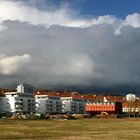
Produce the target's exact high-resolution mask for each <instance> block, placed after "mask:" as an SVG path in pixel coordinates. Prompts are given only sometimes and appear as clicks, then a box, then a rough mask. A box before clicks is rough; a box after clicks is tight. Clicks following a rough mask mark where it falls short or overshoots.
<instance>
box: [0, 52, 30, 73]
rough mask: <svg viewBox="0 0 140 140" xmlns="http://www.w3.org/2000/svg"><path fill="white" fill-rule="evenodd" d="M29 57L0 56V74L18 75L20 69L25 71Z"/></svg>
mask: <svg viewBox="0 0 140 140" xmlns="http://www.w3.org/2000/svg"><path fill="white" fill-rule="evenodd" d="M30 60H31V56H30V55H28V54H24V55H22V56H17V55H16V56H6V55H0V73H1V74H3V75H12V74H17V73H18V74H19V73H20V71H21V70H22V69H26V66H27V64H28V63H29V62H30Z"/></svg>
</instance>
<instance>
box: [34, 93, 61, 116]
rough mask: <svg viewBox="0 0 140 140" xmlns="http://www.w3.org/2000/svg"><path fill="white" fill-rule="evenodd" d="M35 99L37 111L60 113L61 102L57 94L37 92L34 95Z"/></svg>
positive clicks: (41, 112)
mask: <svg viewBox="0 0 140 140" xmlns="http://www.w3.org/2000/svg"><path fill="white" fill-rule="evenodd" d="M35 100H36V112H37V113H40V114H46V113H56V114H59V113H62V102H61V100H60V97H58V96H50V95H46V94H44V95H43V94H39V93H38V94H37V95H36V96H35Z"/></svg>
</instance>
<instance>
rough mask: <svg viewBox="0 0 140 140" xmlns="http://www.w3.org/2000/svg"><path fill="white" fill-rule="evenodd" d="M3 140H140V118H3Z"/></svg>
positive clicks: (0, 137)
mask: <svg viewBox="0 0 140 140" xmlns="http://www.w3.org/2000/svg"><path fill="white" fill-rule="evenodd" d="M0 139H1V140H3V139H6V140H9V139H13V140H16V139H22V140H140V119H81V120H0Z"/></svg>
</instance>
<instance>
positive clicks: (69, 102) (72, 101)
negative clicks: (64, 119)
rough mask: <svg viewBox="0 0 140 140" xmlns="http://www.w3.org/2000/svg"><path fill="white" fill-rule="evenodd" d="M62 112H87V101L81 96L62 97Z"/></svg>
mask: <svg viewBox="0 0 140 140" xmlns="http://www.w3.org/2000/svg"><path fill="white" fill-rule="evenodd" d="M61 101H62V112H63V113H70V114H83V113H85V101H84V100H83V99H81V98H73V97H61Z"/></svg>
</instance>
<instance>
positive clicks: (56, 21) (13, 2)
mask: <svg viewBox="0 0 140 140" xmlns="http://www.w3.org/2000/svg"><path fill="white" fill-rule="evenodd" d="M139 4H140V2H138V1H137V0H133V1H130V0H123V2H122V1H120V0H118V1H114V0H59V1H58V0H0V87H12V86H14V87H15V86H16V84H18V83H20V82H27V83H31V84H33V85H34V86H35V87H42V88H48V89H65V88H67V89H72V90H79V89H81V90H86V91H88V90H90V91H96V90H97V91H101V92H104V91H108V92H110V91H113V92H118V91H119V92H139V91H140V65H139V63H140V55H139V53H140V10H139V7H138V6H139Z"/></svg>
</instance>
